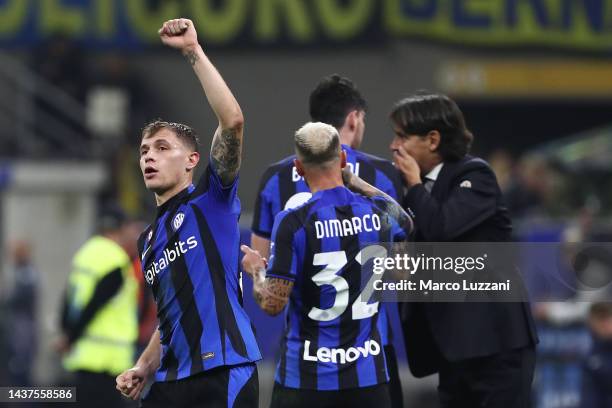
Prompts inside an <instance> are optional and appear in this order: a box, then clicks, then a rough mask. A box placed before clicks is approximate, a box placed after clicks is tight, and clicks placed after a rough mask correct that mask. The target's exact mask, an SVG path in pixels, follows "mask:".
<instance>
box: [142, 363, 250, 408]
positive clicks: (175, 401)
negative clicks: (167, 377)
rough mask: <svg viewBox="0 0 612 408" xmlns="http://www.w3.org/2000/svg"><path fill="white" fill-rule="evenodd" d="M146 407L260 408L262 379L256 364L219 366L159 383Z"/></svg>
mask: <svg viewBox="0 0 612 408" xmlns="http://www.w3.org/2000/svg"><path fill="white" fill-rule="evenodd" d="M140 406H141V407H142V408H162V407H163V408H170V407H172V408H183V407H185V408H187V407H194V408H195V407H211V408H212V407H214V408H231V407H236V408H251V407H253V408H257V407H258V406H259V380H258V378H257V366H256V365H255V364H243V365H239V366H232V367H218V368H214V369H212V370H208V371H204V372H201V373H199V374H195V375H192V376H191V377H187V378H183V379H181V380H176V381H165V382H155V383H153V385H152V386H151V389H150V390H149V392H148V394H147V395H146V396H145V397H144V398H143V399H142V400H141V402H140Z"/></svg>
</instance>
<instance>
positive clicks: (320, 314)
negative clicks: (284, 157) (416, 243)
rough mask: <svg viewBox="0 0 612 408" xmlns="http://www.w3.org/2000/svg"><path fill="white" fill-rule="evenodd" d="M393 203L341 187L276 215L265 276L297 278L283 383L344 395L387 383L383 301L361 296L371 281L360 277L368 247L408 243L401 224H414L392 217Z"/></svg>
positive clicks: (288, 316)
mask: <svg viewBox="0 0 612 408" xmlns="http://www.w3.org/2000/svg"><path fill="white" fill-rule="evenodd" d="M393 205H397V203H394V202H390V201H387V199H384V198H382V197H375V198H372V199H370V198H366V197H363V196H360V195H358V194H354V193H352V192H351V191H349V190H348V189H347V188H345V187H336V188H333V189H329V190H323V191H318V192H316V193H315V194H314V195H313V196H312V198H311V199H310V200H309V201H308V202H306V203H305V204H303V205H301V206H299V207H297V208H294V209H290V210H285V211H282V212H281V213H280V214H279V215H278V216H277V217H276V220H275V223H274V229H273V233H272V255H271V257H270V264H269V267H268V271H267V276H268V277H277V278H282V279H289V280H292V281H294V286H293V290H292V292H291V295H290V298H289V306H288V308H287V312H286V313H287V314H286V324H287V326H286V331H285V336H284V338H283V343H282V347H281V356H280V361H279V364H278V368H277V374H276V381H277V382H278V383H279V384H281V385H283V386H285V387H290V388H300V389H315V390H339V389H349V388H356V387H367V386H371V385H375V384H380V383H384V382H387V381H388V374H387V368H386V361H385V356H384V353H383V351H382V339H381V336H380V332H379V329H378V327H377V326H378V325H377V320H378V317H379V313H378V309H379V303H378V302H376V301H374V300H370V301H362V298H361V296H360V294H361V292H362V290H364V288H365V287H367V285H366V281H367V280H368V279H370V278H369V277H367V276H362V275H367V271H366V270H364V271H362V265H361V263H362V262H364V255H363V253H362V250H363V248H364V247H366V246H367V245H371V244H376V243H380V242H392V241H398V240H404V239H405V238H406V235H407V233H408V231H404V229H403V227H402V226H406V225H411V223H410V222H409V221H407V220H402V219H400V220H398V219H396V218H394V217H393V216H391V215H390V213H391V212H390V211H389V208H390V206H393ZM406 217H407V216H406ZM362 272H363V273H362ZM370 275H371V274H370Z"/></svg>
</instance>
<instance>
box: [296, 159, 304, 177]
mask: <svg viewBox="0 0 612 408" xmlns="http://www.w3.org/2000/svg"><path fill="white" fill-rule="evenodd" d="M293 165H294V166H295V169H296V170H297V173H298V174H299V175H300V176H301V177H304V165H303V164H302V162H301V161H300V160H299V159H293Z"/></svg>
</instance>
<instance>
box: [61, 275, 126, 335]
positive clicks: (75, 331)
mask: <svg viewBox="0 0 612 408" xmlns="http://www.w3.org/2000/svg"><path fill="white" fill-rule="evenodd" d="M122 285H123V274H122V272H121V268H117V269H114V270H113V271H111V272H109V273H108V274H106V275H105V276H104V277H103V278H102V279H101V280H100V281H99V282H98V283H97V284H96V287H95V289H94V293H93V295H92V297H91V299H90V300H89V302H88V303H87V305H86V306H85V307H84V308H83V309H82V310H81V313H80V315H79V318H78V320H77V321H76V322H71V323H69V324H68V325H67V327H65V330H66V332H65V335H66V336H67V341H68V343H69V344H73V343H74V342H75V341H76V340H78V339H79V338H80V337H81V335H82V334H83V331H84V330H85V328H86V327H87V325H88V324H89V323H90V322H91V321H92V320H93V318H94V317H95V316H96V314H97V313H98V312H99V311H100V309H102V308H103V307H104V306H106V304H107V303H108V302H109V301H110V300H111V299H112V298H113V297H114V296H115V295H116V294H117V293H119V290H120V289H121V286H122Z"/></svg>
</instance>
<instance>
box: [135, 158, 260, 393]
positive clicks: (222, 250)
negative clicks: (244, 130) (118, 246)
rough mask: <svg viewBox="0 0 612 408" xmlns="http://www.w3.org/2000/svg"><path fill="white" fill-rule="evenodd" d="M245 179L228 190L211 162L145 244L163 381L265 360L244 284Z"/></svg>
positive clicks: (160, 216) (164, 211)
mask: <svg viewBox="0 0 612 408" xmlns="http://www.w3.org/2000/svg"><path fill="white" fill-rule="evenodd" d="M237 189H238V179H236V180H235V181H234V183H233V184H231V185H230V186H223V184H222V183H221V180H220V178H219V176H218V175H217V173H216V171H215V170H214V169H213V168H212V167H211V165H210V164H209V165H208V166H207V168H206V170H205V172H204V174H203V176H202V178H201V179H200V181H199V183H198V185H197V186H194V185H190V186H189V187H188V188H186V189H185V190H183V191H181V192H180V193H178V194H177V195H176V196H174V197H173V198H171V199H170V200H168V201H167V202H166V203H164V204H163V205H162V206H160V207H158V209H157V217H156V219H155V222H154V223H153V224H152V225H151V226H149V227H148V228H147V229H146V230H145V231H144V232H143V234H142V235H141V237H140V239H139V240H138V249H139V252H140V258H141V260H142V265H143V267H142V269H143V273H144V276H145V280H146V281H147V283H148V284H149V285H150V286H151V287H152V290H153V294H154V296H155V301H156V303H157V316H158V318H159V331H160V335H161V344H162V357H161V365H160V367H159V369H158V371H157V373H156V376H155V379H156V381H170V380H177V379H181V378H185V377H188V376H191V375H194V374H196V373H199V372H202V371H206V370H209V369H212V368H214V367H218V366H232V365H237V364H243V363H247V362H254V361H257V360H259V359H261V355H260V352H259V347H258V345H257V342H256V340H255V335H254V332H253V328H252V326H251V322H250V320H249V317H248V316H247V314H246V312H245V310H244V309H243V307H242V293H241V288H240V284H239V280H240V276H239V267H238V264H239V252H240V250H239V244H240V231H239V227H238V218H239V217H240V200H239V199H238V197H237Z"/></svg>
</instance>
